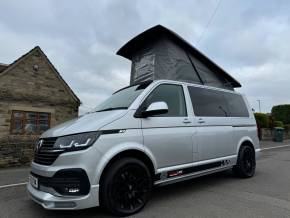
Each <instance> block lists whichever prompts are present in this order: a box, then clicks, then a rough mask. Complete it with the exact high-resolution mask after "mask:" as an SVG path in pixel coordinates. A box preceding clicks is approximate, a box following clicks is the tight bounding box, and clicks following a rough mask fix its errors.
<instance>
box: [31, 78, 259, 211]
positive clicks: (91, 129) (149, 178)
mask: <svg viewBox="0 0 290 218" xmlns="http://www.w3.org/2000/svg"><path fill="white" fill-rule="evenodd" d="M259 151H260V149H259V141H258V137H257V127H256V122H255V119H254V116H253V113H252V111H251V108H250V107H249V105H248V103H247V100H246V99H245V97H244V96H243V95H241V94H239V93H238V92H236V91H233V90H229V89H222V88H217V87H210V86H205V85H198V84H192V83H186V82H179V81H171V80H154V81H145V82H141V83H138V84H134V85H131V86H129V87H126V88H123V89H121V90H119V91H117V92H115V93H114V94H113V95H112V96H111V97H109V98H108V99H107V100H106V101H104V102H103V103H101V104H100V105H99V106H98V107H97V108H96V109H95V110H94V111H92V112H91V113H89V114H86V115H84V116H81V117H79V118H77V119H74V120H71V121H68V122H66V123H63V124H61V125H58V126H56V127H54V128H52V129H50V130H48V131H46V132H44V133H43V134H42V135H41V136H40V138H39V141H38V143H37V146H36V150H35V157H34V160H33V162H32V166H31V174H30V178H29V183H28V185H27V189H28V193H29V196H30V197H31V199H32V200H34V201H35V202H37V203H39V204H41V205H42V206H43V207H44V208H46V209H56V210H59V209H82V208H89V207H95V206H98V205H102V206H103V207H105V208H106V209H107V210H108V211H110V212H111V213H113V214H115V215H120V216H124V215H130V214H133V213H136V212H138V211H140V210H141V209H142V208H143V207H144V206H145V204H146V202H147V201H148V199H149V196H150V192H151V190H152V187H153V186H154V185H165V184H170V183H174V182H178V181H182V180H186V179H190V178H194V177H198V176H202V175H206V174H210V173H214V172H218V171H223V170H228V169H232V170H233V172H234V173H235V174H236V175H237V176H239V177H243V178H248V177H252V176H253V175H254V174H255V167H256V158H257V156H258V152H259Z"/></svg>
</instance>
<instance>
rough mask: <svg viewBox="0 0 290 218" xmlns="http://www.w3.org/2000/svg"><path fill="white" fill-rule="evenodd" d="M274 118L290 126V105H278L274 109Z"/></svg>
mask: <svg viewBox="0 0 290 218" xmlns="http://www.w3.org/2000/svg"><path fill="white" fill-rule="evenodd" d="M272 116H273V117H274V119H275V120H280V121H282V122H283V123H284V124H290V104H284V105H277V106H274V107H273V108H272Z"/></svg>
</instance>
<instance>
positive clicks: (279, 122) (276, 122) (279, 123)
mask: <svg viewBox="0 0 290 218" xmlns="http://www.w3.org/2000/svg"><path fill="white" fill-rule="evenodd" d="M274 127H284V124H283V122H282V121H275V122H274Z"/></svg>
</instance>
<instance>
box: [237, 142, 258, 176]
mask: <svg viewBox="0 0 290 218" xmlns="http://www.w3.org/2000/svg"><path fill="white" fill-rule="evenodd" d="M255 170H256V156H255V150H254V149H253V148H252V147H250V146H248V145H246V146H242V147H241V148H240V151H239V155H238V160H237V164H236V165H235V166H234V167H233V171H234V173H235V174H236V175H237V176H239V177H242V178H249V177H252V176H254V174H255Z"/></svg>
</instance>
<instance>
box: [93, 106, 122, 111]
mask: <svg viewBox="0 0 290 218" xmlns="http://www.w3.org/2000/svg"><path fill="white" fill-rule="evenodd" d="M124 109H128V108H127V107H109V108H105V109H102V110H99V111H96V112H102V111H112V110H124Z"/></svg>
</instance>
